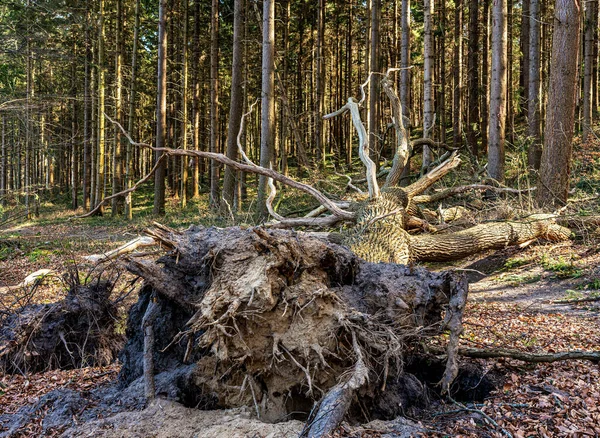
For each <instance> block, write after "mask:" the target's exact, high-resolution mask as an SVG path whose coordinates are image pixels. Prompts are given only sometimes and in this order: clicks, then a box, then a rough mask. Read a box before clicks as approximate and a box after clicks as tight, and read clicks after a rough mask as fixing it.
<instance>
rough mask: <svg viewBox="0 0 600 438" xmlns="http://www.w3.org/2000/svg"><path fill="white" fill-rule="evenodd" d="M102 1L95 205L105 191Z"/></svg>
mask: <svg viewBox="0 0 600 438" xmlns="http://www.w3.org/2000/svg"><path fill="white" fill-rule="evenodd" d="M104 39H105V36H104V0H100V4H99V17H98V84H97V85H98V118H97V121H98V122H97V123H98V138H97V139H96V141H97V144H98V146H97V148H96V151H97V161H96V195H95V196H94V200H95V202H96V205H98V204H99V203H100V201H102V199H104V192H105V190H106V188H105V185H104V176H105V175H104V171H105V169H104V165H105V164H104V163H105V160H104V158H105V157H104V154H105V149H104V140H105V120H104V97H105V87H106V83H105V81H106V79H105V75H106V67H105V65H104ZM98 212H99V214H100V215H102V213H103V207H101V208H100V209H99V210H98Z"/></svg>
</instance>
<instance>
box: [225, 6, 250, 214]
mask: <svg viewBox="0 0 600 438" xmlns="http://www.w3.org/2000/svg"><path fill="white" fill-rule="evenodd" d="M233 14H234V15H233V62H232V64H231V103H230V106H229V126H228V129H227V156H228V157H229V158H231V159H232V160H237V156H238V146H237V135H238V133H239V130H240V122H241V119H242V113H243V107H244V90H243V89H242V83H243V80H244V78H243V74H244V59H243V53H244V52H243V50H244V48H243V40H242V38H243V36H244V21H245V16H244V0H235V3H234V12H233ZM234 192H235V172H234V170H233V169H232V168H230V167H226V168H225V177H224V180H223V199H225V201H227V203H228V204H229V205H230V206H231V208H233V199H234Z"/></svg>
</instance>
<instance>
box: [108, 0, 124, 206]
mask: <svg viewBox="0 0 600 438" xmlns="http://www.w3.org/2000/svg"><path fill="white" fill-rule="evenodd" d="M124 19H125V18H124V16H123V0H117V16H116V20H115V21H116V23H115V24H116V26H115V27H116V29H115V120H117V121H118V122H119V123H121V121H122V117H123V110H122V108H123V52H124V47H123V20H124ZM122 153H123V142H122V141H121V133H120V132H119V129H118V128H117V127H116V126H115V127H114V137H113V150H112V168H113V169H112V171H113V174H112V194H113V195H114V194H116V193H118V192H120V191H121V190H122V186H123V156H122ZM122 204H123V203H122V200H121V199H120V198H119V197H116V196H115V197H114V198H113V200H112V203H111V212H110V214H111V216H116V215H117V214H119V209H120V208H122Z"/></svg>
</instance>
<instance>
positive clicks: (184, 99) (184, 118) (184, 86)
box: [180, 0, 189, 208]
mask: <svg viewBox="0 0 600 438" xmlns="http://www.w3.org/2000/svg"><path fill="white" fill-rule="evenodd" d="M182 7H183V28H182V33H183V41H182V47H181V70H182V71H181V149H183V150H186V149H187V148H188V21H189V18H188V10H189V2H188V0H184V1H183V4H182ZM180 165H181V184H180V185H181V187H180V191H181V198H180V200H181V208H185V207H186V205H187V183H188V166H187V163H186V157H181V160H180Z"/></svg>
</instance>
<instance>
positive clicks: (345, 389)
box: [307, 333, 369, 438]
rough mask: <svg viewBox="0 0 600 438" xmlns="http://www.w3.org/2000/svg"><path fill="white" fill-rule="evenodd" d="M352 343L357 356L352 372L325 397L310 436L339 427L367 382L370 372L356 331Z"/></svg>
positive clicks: (321, 437)
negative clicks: (355, 394)
mask: <svg viewBox="0 0 600 438" xmlns="http://www.w3.org/2000/svg"><path fill="white" fill-rule="evenodd" d="M352 345H353V349H354V352H355V354H356V356H357V358H356V364H355V365H354V369H353V371H352V374H351V376H350V378H349V379H348V380H347V381H346V382H344V383H339V384H337V385H335V386H334V387H333V388H331V389H330V390H329V392H328V393H327V394H326V395H325V397H323V399H322V400H321V402H320V404H319V410H318V411H317V413H316V415H315V418H314V419H313V420H312V422H311V427H310V429H309V431H308V435H307V437H308V438H325V437H327V436H329V434H330V433H332V432H333V431H334V430H335V429H337V427H338V426H339V425H340V423H341V422H342V420H343V419H344V417H345V416H346V412H347V411H348V408H349V407H350V404H351V403H352V399H353V397H354V393H355V392H356V390H358V389H359V388H360V387H362V386H363V385H364V384H365V383H366V382H367V379H368V375H369V372H368V370H367V367H366V365H365V362H364V357H363V354H362V352H361V349H360V346H359V345H358V342H357V341H356V334H354V333H352Z"/></svg>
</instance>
